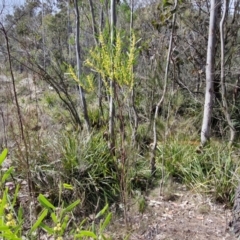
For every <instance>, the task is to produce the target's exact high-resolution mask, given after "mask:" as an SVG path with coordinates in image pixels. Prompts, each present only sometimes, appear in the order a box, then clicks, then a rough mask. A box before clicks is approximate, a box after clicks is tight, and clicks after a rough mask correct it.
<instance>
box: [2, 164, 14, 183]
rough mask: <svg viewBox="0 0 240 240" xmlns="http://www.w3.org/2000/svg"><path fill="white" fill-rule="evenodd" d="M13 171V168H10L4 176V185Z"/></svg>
mask: <svg viewBox="0 0 240 240" xmlns="http://www.w3.org/2000/svg"><path fill="white" fill-rule="evenodd" d="M13 169H14V168H13V167H10V168H9V169H8V170H7V171H6V172H5V173H4V174H3V176H2V180H1V182H2V183H4V182H5V181H6V180H7V179H8V177H9V176H10V175H11V173H12V171H13Z"/></svg>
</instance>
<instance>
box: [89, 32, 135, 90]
mask: <svg viewBox="0 0 240 240" xmlns="http://www.w3.org/2000/svg"><path fill="white" fill-rule="evenodd" d="M99 44H100V46H99V47H95V48H94V49H92V50H91V51H90V57H89V58H88V59H87V60H86V61H85V65H86V66H88V67H90V68H91V69H92V70H93V71H95V72H98V73H99V74H100V75H101V77H102V80H103V82H104V84H105V87H106V89H107V90H109V89H110V87H109V81H108V80H112V81H115V82H116V83H117V84H118V85H119V86H127V87H129V88H130V90H132V88H133V85H134V74H133V65H134V61H135V57H136V39H135V36H134V35H133V36H132V38H131V41H130V46H129V50H128V52H127V51H126V50H125V49H124V47H123V40H122V39H121V35H120V33H119V32H118V33H117V35H116V41H115V46H111V45H109V43H108V40H107V39H104V36H103V34H100V36H99ZM110 94H111V93H110Z"/></svg>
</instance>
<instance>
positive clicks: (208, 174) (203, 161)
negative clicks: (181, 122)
mask: <svg viewBox="0 0 240 240" xmlns="http://www.w3.org/2000/svg"><path fill="white" fill-rule="evenodd" d="M197 145H198V143H197V142H196V141H185V140H176V139H170V140H168V141H167V142H166V143H164V142H163V143H159V145H158V164H159V168H160V169H161V170H162V172H163V173H164V176H163V177H165V178H169V177H170V178H173V179H174V180H175V181H178V182H180V183H182V184H185V185H186V186H187V187H188V188H190V189H194V190H195V191H197V192H202V193H204V194H209V195H211V196H212V197H213V199H214V200H215V201H217V202H221V203H225V204H227V205H229V206H230V205H232V204H233V200H234V192H235V188H236V185H237V183H238V177H237V176H238V174H239V172H240V164H239V161H238V159H237V157H236V156H235V153H236V151H237V148H234V147H232V148H229V147H227V146H222V145H219V144H218V143H217V142H214V141H213V142H212V143H211V145H209V146H208V147H206V148H204V149H202V150H201V149H199V148H198V146H197Z"/></svg>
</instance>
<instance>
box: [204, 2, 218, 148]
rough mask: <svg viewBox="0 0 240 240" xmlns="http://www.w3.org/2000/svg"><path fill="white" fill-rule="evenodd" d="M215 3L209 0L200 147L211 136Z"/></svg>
mask: <svg viewBox="0 0 240 240" xmlns="http://www.w3.org/2000/svg"><path fill="white" fill-rule="evenodd" d="M216 3H220V1H219V0H211V8H210V21H209V32H208V47H207V64H206V90H205V103H204V112H203V122H202V130H201V144H202V146H204V145H206V143H207V142H208V141H209V140H210V136H211V118H212V108H213V97H214V89H213V88H214V86H213V83H214V63H215V42H216V35H215V27H216V21H217V9H218V8H217V7H216Z"/></svg>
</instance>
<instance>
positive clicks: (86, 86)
mask: <svg viewBox="0 0 240 240" xmlns="http://www.w3.org/2000/svg"><path fill="white" fill-rule="evenodd" d="M68 71H69V72H68V74H70V76H71V77H72V79H73V80H74V81H75V82H77V84H78V85H79V86H81V87H82V88H83V89H84V90H85V91H87V92H91V91H93V89H94V86H93V75H92V74H91V75H88V76H87V77H86V79H85V80H86V81H85V82H84V81H83V79H79V78H78V77H77V75H76V73H75V72H74V69H73V68H72V66H70V65H69V66H68Z"/></svg>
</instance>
